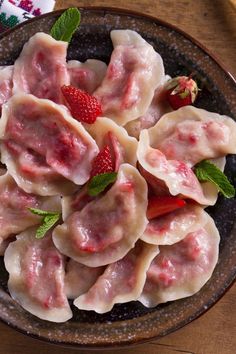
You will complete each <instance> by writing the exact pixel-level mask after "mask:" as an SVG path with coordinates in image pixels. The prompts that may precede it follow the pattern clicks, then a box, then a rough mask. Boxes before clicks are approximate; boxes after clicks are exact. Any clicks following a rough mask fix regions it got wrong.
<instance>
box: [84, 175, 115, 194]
mask: <svg viewBox="0 0 236 354" xmlns="http://www.w3.org/2000/svg"><path fill="white" fill-rule="evenodd" d="M116 178H117V172H109V173H102V174H100V175H97V176H94V177H93V178H92V179H91V181H90V182H89V185H88V194H89V195H90V196H92V197H95V196H96V195H98V194H99V193H101V192H103V191H104V189H105V188H106V187H107V186H108V185H109V184H111V183H113V182H115V180H116Z"/></svg>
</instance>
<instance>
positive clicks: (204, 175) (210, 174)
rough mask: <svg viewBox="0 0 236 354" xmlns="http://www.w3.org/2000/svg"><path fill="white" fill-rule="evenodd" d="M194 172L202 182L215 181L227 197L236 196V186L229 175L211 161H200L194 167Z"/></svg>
mask: <svg viewBox="0 0 236 354" xmlns="http://www.w3.org/2000/svg"><path fill="white" fill-rule="evenodd" d="M194 172H195V174H196V176H197V178H198V180H199V181H200V182H206V181H208V182H212V183H214V184H215V185H216V187H217V188H218V190H219V191H220V192H221V193H222V194H223V195H224V196H225V197H226V198H233V197H234V196H235V188H234V186H233V185H232V184H231V183H230V181H229V180H228V178H227V176H226V175H225V174H224V172H222V171H221V170H220V169H219V168H218V167H217V166H216V165H214V164H213V163H211V162H210V161H208V160H203V161H201V162H199V163H198V164H197V165H196V166H195V167H194Z"/></svg>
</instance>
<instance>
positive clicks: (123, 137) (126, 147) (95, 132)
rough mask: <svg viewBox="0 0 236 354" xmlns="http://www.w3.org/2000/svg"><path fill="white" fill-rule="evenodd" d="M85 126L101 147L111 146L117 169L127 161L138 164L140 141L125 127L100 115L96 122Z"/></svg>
mask: <svg viewBox="0 0 236 354" xmlns="http://www.w3.org/2000/svg"><path fill="white" fill-rule="evenodd" d="M85 128H86V130H87V131H88V132H89V134H90V135H91V136H92V137H93V138H94V140H95V141H96V143H97V144H98V147H99V148H100V149H101V148H102V147H103V146H104V145H105V144H108V145H109V146H110V148H111V151H112V152H113V155H114V161H115V162H116V163H115V170H116V171H117V170H118V169H119V166H120V165H121V164H122V163H125V162H127V163H129V164H130V165H133V166H135V165H136V163H137V147H138V142H137V140H136V139H135V138H133V137H130V136H129V135H128V134H127V132H126V130H125V129H124V128H123V127H121V126H119V125H117V124H116V123H115V122H113V121H112V120H111V119H109V118H105V117H99V118H98V119H97V120H96V122H95V123H94V124H86V125H85Z"/></svg>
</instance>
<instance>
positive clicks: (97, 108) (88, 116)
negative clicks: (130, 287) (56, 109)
mask: <svg viewBox="0 0 236 354" xmlns="http://www.w3.org/2000/svg"><path fill="white" fill-rule="evenodd" d="M61 91H62V93H63V96H64V98H65V100H66V103H67V106H68V108H69V109H70V112H71V115H72V117H74V118H75V119H77V120H79V121H80V122H84V123H88V124H92V123H94V122H95V121H96V119H97V117H98V116H100V115H101V114H102V108H101V105H100V103H99V102H98V100H97V99H96V97H94V96H92V95H90V94H88V93H87V92H85V91H82V90H80V89H78V88H76V87H74V86H71V85H68V86H66V85H64V86H62V88H61Z"/></svg>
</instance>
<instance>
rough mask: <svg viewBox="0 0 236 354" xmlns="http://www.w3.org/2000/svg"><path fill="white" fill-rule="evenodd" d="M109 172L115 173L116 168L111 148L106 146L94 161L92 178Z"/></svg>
mask: <svg viewBox="0 0 236 354" xmlns="http://www.w3.org/2000/svg"><path fill="white" fill-rule="evenodd" d="M108 172H114V166H113V162H112V156H111V150H110V147H109V146H108V145H106V146H105V147H104V148H103V149H102V150H101V151H100V152H99V154H98V155H97V156H96V157H95V159H94V160H93V164H92V171H91V174H90V176H91V177H94V176H97V175H100V174H101V173H108Z"/></svg>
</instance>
